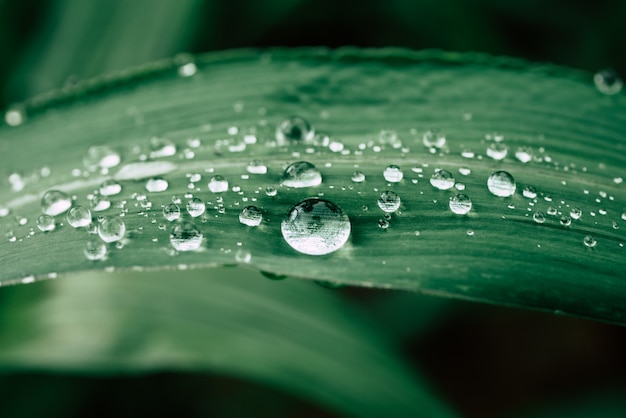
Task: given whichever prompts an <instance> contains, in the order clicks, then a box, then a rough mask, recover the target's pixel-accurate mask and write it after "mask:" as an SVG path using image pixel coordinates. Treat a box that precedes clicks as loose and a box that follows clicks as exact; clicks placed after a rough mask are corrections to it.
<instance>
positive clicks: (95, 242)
mask: <svg viewBox="0 0 626 418" xmlns="http://www.w3.org/2000/svg"><path fill="white" fill-rule="evenodd" d="M83 253H84V254H85V257H87V260H91V261H98V260H102V259H103V258H104V257H105V256H106V254H107V246H106V244H105V243H104V242H102V241H100V240H99V239H97V238H90V239H89V240H87V242H86V243H85V247H84V248H83Z"/></svg>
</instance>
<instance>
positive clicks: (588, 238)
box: [583, 235, 598, 248]
mask: <svg viewBox="0 0 626 418" xmlns="http://www.w3.org/2000/svg"><path fill="white" fill-rule="evenodd" d="M597 243H598V242H597V241H596V239H595V238H594V237H592V236H591V235H585V238H583V244H585V246H587V247H589V248H593V247H595V246H596V244H597Z"/></svg>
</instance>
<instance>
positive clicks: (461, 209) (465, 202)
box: [450, 193, 472, 215]
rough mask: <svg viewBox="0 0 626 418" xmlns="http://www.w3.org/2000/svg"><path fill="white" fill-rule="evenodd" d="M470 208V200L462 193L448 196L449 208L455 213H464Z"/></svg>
mask: <svg viewBox="0 0 626 418" xmlns="http://www.w3.org/2000/svg"><path fill="white" fill-rule="evenodd" d="M471 209H472V200H471V199H470V198H469V197H468V196H467V195H464V194H461V193H459V194H457V195H454V196H452V197H451V198H450V210H451V211H452V212H453V213H456V214H457V215H465V214H467V213H468V212H469V211H470V210H471Z"/></svg>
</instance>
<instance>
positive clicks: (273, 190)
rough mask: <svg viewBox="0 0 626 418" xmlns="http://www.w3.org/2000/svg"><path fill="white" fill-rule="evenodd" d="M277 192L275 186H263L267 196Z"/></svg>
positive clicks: (274, 194)
mask: <svg viewBox="0 0 626 418" xmlns="http://www.w3.org/2000/svg"><path fill="white" fill-rule="evenodd" d="M277 193H278V190H276V187H273V186H267V187H266V188H265V194H266V195H268V196H269V197H273V196H276V194H277Z"/></svg>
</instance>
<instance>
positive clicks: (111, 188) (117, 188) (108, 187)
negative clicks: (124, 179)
mask: <svg viewBox="0 0 626 418" xmlns="http://www.w3.org/2000/svg"><path fill="white" fill-rule="evenodd" d="M121 191H122V185H121V184H119V183H118V182H117V181H115V180H105V181H103V182H102V184H101V185H100V194H101V195H102V196H114V195H116V194H119V193H120V192H121Z"/></svg>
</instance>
